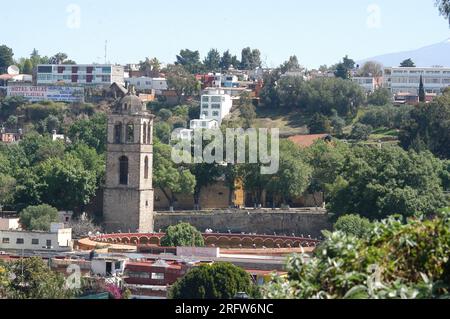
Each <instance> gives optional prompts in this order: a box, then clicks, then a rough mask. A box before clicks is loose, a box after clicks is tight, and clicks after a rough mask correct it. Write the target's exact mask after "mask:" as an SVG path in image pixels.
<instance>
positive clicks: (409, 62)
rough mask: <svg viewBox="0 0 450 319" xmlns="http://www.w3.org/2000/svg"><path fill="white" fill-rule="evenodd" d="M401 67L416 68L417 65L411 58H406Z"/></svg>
mask: <svg viewBox="0 0 450 319" xmlns="http://www.w3.org/2000/svg"><path fill="white" fill-rule="evenodd" d="M400 67H401V68H415V67H416V65H415V64H414V62H413V60H411V58H409V59H406V60H404V61H403V62H402V63H400Z"/></svg>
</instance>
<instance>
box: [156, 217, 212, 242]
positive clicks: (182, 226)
mask: <svg viewBox="0 0 450 319" xmlns="http://www.w3.org/2000/svg"><path fill="white" fill-rule="evenodd" d="M161 246H164V247H203V246H205V241H204V240H203V236H202V234H201V233H200V232H199V231H198V230H197V229H196V228H195V227H193V226H192V225H191V224H188V223H179V224H177V225H174V226H169V227H168V228H167V230H166V234H165V236H164V237H163V238H162V240H161Z"/></svg>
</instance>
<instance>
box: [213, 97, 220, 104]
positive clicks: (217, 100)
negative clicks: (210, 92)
mask: <svg viewBox="0 0 450 319" xmlns="http://www.w3.org/2000/svg"><path fill="white" fill-rule="evenodd" d="M220 101H221V98H220V96H212V97H211V102H216V103H220Z"/></svg>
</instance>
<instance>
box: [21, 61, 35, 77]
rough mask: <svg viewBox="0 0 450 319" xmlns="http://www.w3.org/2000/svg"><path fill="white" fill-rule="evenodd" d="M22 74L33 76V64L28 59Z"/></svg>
mask: <svg viewBox="0 0 450 319" xmlns="http://www.w3.org/2000/svg"><path fill="white" fill-rule="evenodd" d="M22 73H23V74H33V63H32V62H31V60H30V59H26V60H25V61H24V63H23V68H22Z"/></svg>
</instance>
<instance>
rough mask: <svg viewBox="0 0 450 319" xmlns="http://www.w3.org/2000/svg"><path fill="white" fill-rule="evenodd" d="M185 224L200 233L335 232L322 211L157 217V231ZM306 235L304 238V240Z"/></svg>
mask: <svg viewBox="0 0 450 319" xmlns="http://www.w3.org/2000/svg"><path fill="white" fill-rule="evenodd" d="M179 222H186V223H189V224H191V225H193V226H194V227H196V228H197V229H198V230H199V231H201V232H204V231H206V230H207V229H212V230H213V231H214V232H221V233H228V232H232V233H243V232H245V233H256V234H258V235H263V234H267V235H274V234H277V235H287V236H292V235H295V236H301V237H308V236H311V237H312V238H319V237H321V236H322V230H329V229H331V228H332V223H331V222H330V221H329V216H328V214H327V213H326V211H325V210H322V209H299V210H219V211H211V212H205V211H202V212H195V211H194V212H173V213H172V212H159V213H155V226H154V229H155V231H158V230H161V231H165V230H166V228H167V227H169V226H171V225H176V224H178V223H179ZM302 235H303V236H302Z"/></svg>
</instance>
